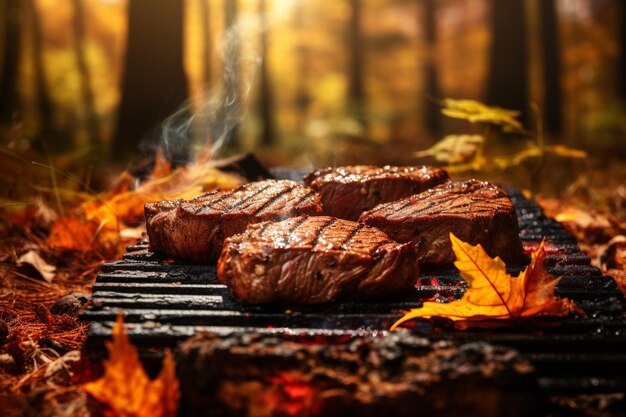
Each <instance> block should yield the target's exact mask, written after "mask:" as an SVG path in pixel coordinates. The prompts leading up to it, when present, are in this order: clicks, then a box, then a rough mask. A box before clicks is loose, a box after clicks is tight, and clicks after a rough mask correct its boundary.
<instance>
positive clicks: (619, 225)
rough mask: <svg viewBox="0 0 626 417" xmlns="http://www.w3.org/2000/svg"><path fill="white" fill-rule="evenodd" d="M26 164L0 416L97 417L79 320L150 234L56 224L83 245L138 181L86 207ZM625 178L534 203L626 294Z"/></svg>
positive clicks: (3, 250)
mask: <svg viewBox="0 0 626 417" xmlns="http://www.w3.org/2000/svg"><path fill="white" fill-rule="evenodd" d="M23 164H24V161H21V162H19V163H18V162H16V163H15V164H13V165H12V164H11V163H7V164H5V165H4V166H3V167H0V176H1V177H2V178H3V182H5V181H6V184H11V185H7V187H9V190H8V191H9V194H8V195H9V196H11V194H12V197H11V198H12V199H13V201H15V200H19V201H27V204H17V203H11V202H6V201H3V202H0V204H3V205H2V206H1V207H2V210H3V213H2V215H1V216H0V410H3V412H4V413H6V414H4V415H43V416H56V415H63V416H86V415H91V410H93V404H94V402H93V401H94V400H93V399H90V398H89V397H88V396H87V394H86V393H85V392H84V391H83V390H81V389H80V383H81V382H82V381H83V380H84V375H81V371H80V349H81V347H82V346H83V344H84V342H85V339H86V332H87V328H88V323H83V322H80V321H79V320H78V319H77V315H78V313H79V312H80V311H81V309H82V308H84V306H85V303H86V302H87V300H88V297H89V294H90V293H91V287H92V285H93V283H94V280H95V277H96V274H97V272H98V271H99V269H100V267H101V266H102V264H103V263H105V262H106V261H109V260H112V259H115V258H116V257H118V256H119V254H120V253H121V252H120V251H123V249H124V247H125V246H126V245H127V244H129V243H131V242H133V241H134V240H135V239H136V238H137V236H139V235H140V234H141V230H142V229H141V225H140V220H139V221H138V220H137V219H133V220H132V221H129V222H128V224H126V225H125V227H124V228H119V227H118V228H117V229H115V233H114V234H115V237H116V238H115V239H114V240H111V241H108V242H104V243H102V242H100V243H102V244H95V243H94V242H95V241H96V240H97V239H96V237H95V236H96V235H98V239H99V238H100V237H103V236H106V234H105V233H104V231H105V229H106V228H97V229H96V230H94V229H91V228H88V227H87V228H86V231H85V233H86V234H87V238H86V239H87V244H86V245H85V246H83V247H82V249H77V248H78V247H79V246H77V247H76V248H71V247H70V248H68V246H64V245H60V244H59V242H62V241H63V239H67V238H68V237H67V236H61V237H60V236H58V230H56V229H55V226H54V225H55V223H58V222H59V221H60V220H61V221H65V223H62V225H63V226H65V227H66V228H68V229H69V230H70V231H71V234H72V235H73V236H72V238H73V239H79V238H78V237H76V236H77V235H80V234H81V232H80V230H77V228H80V227H82V226H81V225H83V226H84V223H81V222H80V221H78V220H76V218H72V216H73V214H72V213H75V212H76V209H77V207H78V206H79V204H80V205H81V207H82V208H83V211H84V210H85V207H86V206H85V203H86V202H87V203H93V204H96V205H97V204H104V203H102V201H108V202H111V201H113V200H111V199H112V198H114V197H115V196H120V195H125V196H126V197H128V195H127V194H124V192H125V189H124V187H126V190H127V189H128V187H129V186H130V182H128V181H127V182H124V181H121V182H118V183H117V186H116V187H111V188H110V189H109V190H107V191H106V192H105V193H104V194H100V197H98V198H97V199H93V200H91V201H87V200H85V198H84V197H81V196H80V195H81V194H80V193H81V192H82V191H81V190H76V189H73V190H71V192H70V191H63V192H59V190H60V188H58V187H60V186H59V185H58V182H66V181H64V180H63V178H64V179H65V180H67V177H65V176H63V175H56V177H58V178H57V179H56V180H54V179H53V180H51V183H52V187H51V188H46V187H43V186H40V185H38V186H33V184H40V182H38V180H39V179H41V177H42V173H41V172H40V173H39V174H37V173H33V172H32V171H33V168H32V167H24V165H23ZM43 172H44V175H43V176H44V177H45V176H46V175H48V180H50V178H54V177H55V171H54V170H48V171H46V170H45V169H44V170H43ZM624 173H625V172H624V166H623V164H621V162H620V163H615V164H612V165H610V167H609V168H607V167H606V166H602V167H601V168H600V167H599V168H595V169H590V170H589V171H587V172H585V173H584V175H581V176H579V177H578V178H576V179H575V180H574V181H572V182H571V183H570V184H568V185H567V186H566V187H564V188H563V189H562V190H561V191H560V192H559V193H555V194H553V195H543V196H542V195H535V199H536V200H537V202H538V203H539V204H540V205H541V206H542V207H543V208H544V210H545V211H546V213H547V214H548V216H550V217H554V218H555V219H557V220H558V221H560V222H562V223H563V224H564V225H565V227H566V228H567V229H568V230H569V231H570V232H571V233H572V234H573V235H574V236H575V237H576V238H577V239H578V241H579V243H580V246H581V248H582V249H583V250H584V251H585V252H587V253H588V254H589V256H590V257H591V259H592V263H593V264H594V265H595V266H597V267H598V268H600V269H601V270H602V272H603V273H605V274H608V275H611V276H613V277H614V278H615V280H616V282H617V283H618V285H619V286H620V288H621V290H622V291H623V292H624V293H625V294H626V184H624V183H620V180H619V179H620V178H622V179H623V178H626V176H624ZM56 174H59V172H56ZM170 174H171V173H170ZM168 175H169V174H168ZM60 177H63V178H62V179H59V178H60ZM11 179H13V180H11ZM15 179H17V181H15ZM55 181H57V188H56V189H55V187H54V184H55ZM225 181H228V179H225ZM29 184H30V186H29ZM29 195H30V198H28V196H29ZM72 199H74V200H75V201H76V204H74V206H72V203H71V202H72ZM131 200H132V198H129V201H131ZM7 201H9V200H7ZM132 201H134V202H133V203H132V204H139V203H140V202H137V201H135V200H132ZM94 202H95V203H94ZM61 203H62V204H61ZM15 204H17V205H15ZM128 204H131V203H130V202H129V203H128ZM142 208H143V203H141V206H140V207H139V209H140V211H141V210H142ZM91 209H92V210H94V209H98V207H96V208H94V207H93V206H92V207H91ZM128 212H132V210H129V211H128ZM70 218H72V220H68V219H70ZM85 227H86V226H85ZM55 233H57V235H55ZM90 233H91V235H90ZM109 237H110V236H109ZM70 246H71V245H70Z"/></svg>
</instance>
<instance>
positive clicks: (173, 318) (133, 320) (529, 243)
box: [82, 189, 626, 394]
mask: <svg viewBox="0 0 626 417" xmlns="http://www.w3.org/2000/svg"><path fill="white" fill-rule="evenodd" d="M508 191H509V193H510V195H511V198H512V200H513V202H514V203H515V205H516V209H517V215H518V219H519V223H520V228H521V238H522V241H523V242H524V245H525V247H526V248H527V249H532V248H533V247H535V246H536V245H538V243H539V242H540V240H541V239H542V238H544V237H545V238H546V241H547V251H548V253H549V255H548V257H547V258H546V264H547V265H548V270H549V272H551V273H552V274H555V275H558V276H562V278H561V280H560V282H559V285H558V293H559V294H560V295H561V296H564V297H570V298H572V299H573V300H575V301H576V302H577V304H578V305H579V306H580V307H582V308H583V309H584V310H585V311H586V313H587V314H588V317H586V318H580V317H576V318H574V317H572V318H566V319H563V320H558V321H554V320H536V321H530V322H527V323H523V324H521V326H522V327H518V328H514V329H507V330H493V329H492V330H488V329H485V330H473V331H465V332H457V331H454V330H451V328H450V327H448V326H446V325H445V324H444V325H443V326H441V325H436V326H437V327H436V329H435V327H434V326H435V325H433V324H432V323H427V322H417V323H415V324H414V325H413V330H415V331H417V332H420V333H423V334H425V335H427V336H428V337H431V338H443V339H445V338H451V339H455V340H458V341H465V340H467V341H475V340H485V341H490V342H493V343H494V344H501V345H507V346H511V347H514V348H516V349H518V350H519V351H520V352H521V353H522V354H523V355H524V356H525V357H526V358H527V359H529V360H530V361H531V362H532V363H533V364H534V365H535V367H536V368H537V375H538V382H539V385H540V386H541V387H542V388H543V389H544V390H546V391H547V392H549V393H551V394H554V393H561V392H565V393H568V394H575V393H577V392H581V393H582V392H584V393H591V392H602V393H606V392H616V391H620V392H623V391H626V377H625V376H624V373H623V372H622V370H621V367H620V365H621V366H623V364H624V363H626V325H625V323H624V310H623V296H622V295H621V293H620V292H619V290H618V289H617V287H616V285H615V282H614V281H613V279H612V278H610V277H606V276H602V274H601V273H600V271H599V270H598V269H597V268H594V267H592V266H590V265H589V262H590V260H589V257H588V256H586V255H585V254H583V253H581V251H580V249H579V248H578V246H577V244H576V241H575V239H573V238H572V237H571V236H570V235H569V234H568V233H567V231H566V230H565V229H564V228H563V227H562V226H561V225H560V224H559V223H558V222H556V221H554V220H552V219H549V218H547V217H546V216H545V215H544V214H543V212H542V211H541V209H540V208H539V207H538V206H537V205H536V204H535V203H534V202H533V201H532V200H529V199H526V198H524V197H523V196H522V195H521V194H520V193H519V192H517V191H516V190H514V189H509V190H508ZM521 267H522V266H518V267H517V270H519V269H520V268H521ZM513 269H515V268H513ZM513 272H515V271H513ZM464 288H465V283H464V282H463V280H462V279H461V278H460V276H459V275H458V273H457V271H456V270H455V269H454V268H448V269H440V270H436V271H422V277H421V279H420V282H419V283H418V285H417V286H416V289H415V293H414V294H411V295H408V296H407V297H406V299H404V300H397V301H393V302H372V303H353V302H345V303H336V304H332V305H325V306H311V307H301V306H299V307H293V308H285V307H280V308H278V307H263V306H245V305H241V304H238V303H237V302H235V301H233V300H232V299H231V298H230V296H229V293H228V289H227V287H226V286H224V285H222V284H220V283H219V282H218V281H217V279H216V277H215V268H214V267H213V266H203V265H185V264H180V263H178V262H175V261H173V260H169V259H164V258H162V257H160V256H159V255H156V254H153V253H150V252H148V250H147V243H146V242H145V241H144V242H140V243H139V244H137V245H135V246H131V247H129V248H128V252H127V253H126V255H125V256H124V257H123V259H122V260H119V261H116V262H112V263H109V264H106V265H104V266H103V268H102V270H101V272H100V273H99V274H98V277H97V279H96V283H95V284H94V288H93V298H92V303H91V307H90V308H89V309H88V310H87V311H85V312H84V313H83V314H82V319H83V320H86V321H90V322H92V324H91V327H90V330H89V344H90V346H91V347H98V346H102V342H103V340H105V339H108V338H110V337H111V329H112V326H113V324H114V322H115V319H116V316H117V314H118V312H119V311H120V309H122V310H123V311H124V313H125V322H126V324H127V329H128V333H129V334H130V336H131V338H132V339H133V342H134V343H136V344H138V345H139V346H141V347H143V348H147V349H148V350H151V349H152V348H162V347H172V346H174V345H175V344H176V343H177V342H179V341H181V340H183V339H185V338H187V337H189V336H192V335H193V334H195V333H196V332H199V331H208V332H213V333H216V334H223V335H227V334H230V333H232V332H241V331H255V332H260V333H280V334H293V335H300V334H306V335H314V336H315V335H319V336H321V337H323V336H334V335H351V336H358V335H365V334H372V333H374V332H378V333H379V332H380V331H385V330H386V329H388V328H389V326H390V325H391V324H392V323H393V322H394V321H395V320H397V319H398V318H399V317H401V315H402V312H403V310H407V309H410V308H416V307H420V306H421V302H420V301H415V300H417V299H427V298H438V297H439V298H440V297H445V298H449V299H452V298H458V297H460V296H461V295H462V293H463V291H464ZM435 330H436V331H435Z"/></svg>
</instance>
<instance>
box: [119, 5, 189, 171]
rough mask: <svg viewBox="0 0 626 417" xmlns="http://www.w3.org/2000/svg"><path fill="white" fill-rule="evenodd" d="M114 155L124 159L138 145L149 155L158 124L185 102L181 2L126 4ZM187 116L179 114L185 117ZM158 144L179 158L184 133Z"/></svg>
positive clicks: (158, 131)
mask: <svg viewBox="0 0 626 417" xmlns="http://www.w3.org/2000/svg"><path fill="white" fill-rule="evenodd" d="M121 95H122V98H121V102H120V106H119V112H118V122H117V130H116V134H115V137H114V140H113V154H114V155H115V156H116V157H117V158H119V157H122V158H123V159H129V157H130V156H131V155H133V154H134V153H136V152H137V150H138V149H139V148H140V146H141V150H142V151H147V152H153V151H154V149H155V148H156V146H157V145H158V144H159V139H160V136H161V127H160V124H161V122H162V121H163V120H164V119H165V118H166V117H168V116H169V115H171V114H172V113H173V112H175V111H176V110H177V109H178V108H179V107H180V106H181V105H182V104H183V103H184V102H185V100H186V99H187V96H188V94H187V78H186V76H185V71H184V68H183V0H132V1H129V2H128V40H127V46H126V59H125V63H124V75H123V81H122V91H121ZM183 113H186V112H182V113H181V114H179V115H178V117H179V118H180V120H183V119H186V116H185V114H183ZM183 131H184V132H185V133H184V134H182V135H180V136H179V137H170V138H168V142H167V143H163V144H162V145H163V147H164V150H165V152H166V156H167V157H168V158H170V159H172V160H179V159H182V160H184V159H185V158H186V156H187V153H188V143H187V141H188V140H189V139H190V138H188V137H186V135H187V134H188V130H187V129H183Z"/></svg>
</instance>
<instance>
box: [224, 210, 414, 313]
mask: <svg viewBox="0 0 626 417" xmlns="http://www.w3.org/2000/svg"><path fill="white" fill-rule="evenodd" d="M411 246H412V245H410V244H399V243H397V242H394V241H393V240H391V239H389V237H387V235H385V234H384V233H383V232H381V231H380V230H378V229H376V228H373V227H369V226H366V225H364V224H359V223H355V222H351V221H347V220H342V219H337V218H335V217H327V216H319V217H309V216H302V217H296V218H292V219H288V220H284V221H282V222H279V223H269V222H268V223H259V224H253V225H250V226H249V227H248V228H247V229H246V231H245V232H244V233H241V234H238V235H234V236H231V237H230V238H228V239H226V241H225V242H224V249H223V250H222V255H221V256H220V259H219V261H218V264H217V277H218V279H219V280H220V281H221V282H222V283H224V284H226V285H228V286H229V287H230V288H231V290H232V293H233V295H234V296H235V298H236V299H237V300H239V301H241V302H244V303H254V304H263V303H294V304H318V303H325V302H330V301H335V300H339V299H374V298H376V299H379V298H384V297H388V296H392V295H398V294H403V293H405V292H406V291H407V290H410V289H411V288H413V286H414V285H415V282H416V280H417V278H418V275H417V274H418V264H417V262H416V258H415V254H414V253H413V250H412V247H411Z"/></svg>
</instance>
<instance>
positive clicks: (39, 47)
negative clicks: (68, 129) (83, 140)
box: [25, 0, 71, 151]
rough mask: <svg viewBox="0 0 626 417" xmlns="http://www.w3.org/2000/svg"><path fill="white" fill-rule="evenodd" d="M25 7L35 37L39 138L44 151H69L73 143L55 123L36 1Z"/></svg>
mask: <svg viewBox="0 0 626 417" xmlns="http://www.w3.org/2000/svg"><path fill="white" fill-rule="evenodd" d="M25 5H26V7H27V9H28V15H29V16H30V19H31V20H30V25H31V27H32V35H33V66H34V73H35V94H36V97H37V110H38V114H39V123H40V128H39V137H40V139H41V142H40V143H39V145H43V149H44V150H52V149H54V150H55V151H63V150H65V149H68V148H69V147H70V145H71V141H70V140H68V138H67V137H62V136H63V135H61V134H60V133H59V130H58V129H57V127H56V125H55V123H54V114H53V112H54V106H53V104H52V100H51V99H50V90H49V89H48V80H47V77H46V66H45V63H44V47H43V33H42V30H41V19H40V16H39V11H38V10H37V4H36V2H35V0H27V1H26V2H25Z"/></svg>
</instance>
